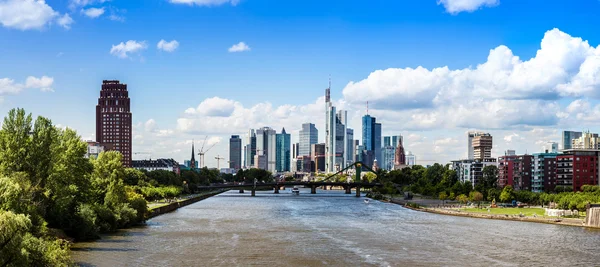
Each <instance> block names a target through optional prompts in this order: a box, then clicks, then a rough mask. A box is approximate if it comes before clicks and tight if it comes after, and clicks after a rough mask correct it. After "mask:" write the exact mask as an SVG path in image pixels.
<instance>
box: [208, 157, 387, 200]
mask: <svg viewBox="0 0 600 267" xmlns="http://www.w3.org/2000/svg"><path fill="white" fill-rule="evenodd" d="M350 168H355V169H356V175H355V177H354V181H353V182H349V183H344V182H335V181H330V180H331V178H333V177H336V176H337V175H338V174H341V173H343V172H344V171H346V170H348V169H350ZM362 168H365V169H367V170H368V171H371V172H373V173H375V175H377V173H376V172H374V171H373V170H372V169H371V168H370V167H368V166H367V165H364V164H363V163H362V162H355V163H354V164H352V165H350V166H348V167H346V168H344V169H342V170H340V171H338V172H336V173H334V174H332V175H330V176H328V177H327V178H325V179H323V180H320V181H290V182H273V183H258V181H257V180H256V179H254V183H252V184H249V183H244V184H221V185H211V186H198V187H197V190H198V191H203V190H212V189H227V188H230V189H240V193H243V192H244V189H251V190H252V196H255V195H256V188H257V187H267V188H273V190H274V193H275V194H279V190H280V189H281V188H282V187H283V188H285V187H287V186H304V187H309V188H310V193H311V194H316V193H317V188H318V187H321V186H322V187H324V188H327V186H329V187H334V186H336V187H342V188H344V190H345V191H346V194H351V193H352V188H356V196H357V197H360V189H361V188H373V187H382V186H383V185H382V184H381V183H378V182H363V181H362V179H361V171H362ZM377 178H378V177H377ZM377 178H376V180H375V181H377V180H378V179H377Z"/></svg>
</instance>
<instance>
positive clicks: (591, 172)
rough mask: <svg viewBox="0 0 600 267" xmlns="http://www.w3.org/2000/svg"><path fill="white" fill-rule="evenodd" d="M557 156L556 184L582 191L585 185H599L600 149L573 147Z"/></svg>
mask: <svg viewBox="0 0 600 267" xmlns="http://www.w3.org/2000/svg"><path fill="white" fill-rule="evenodd" d="M564 153H565V154H562V155H559V156H557V157H556V186H563V187H572V188H573V191H581V186H583V185H598V153H599V151H598V150H591V149H590V150H587V149H582V150H576V149H571V150H567V151H565V152H564Z"/></svg>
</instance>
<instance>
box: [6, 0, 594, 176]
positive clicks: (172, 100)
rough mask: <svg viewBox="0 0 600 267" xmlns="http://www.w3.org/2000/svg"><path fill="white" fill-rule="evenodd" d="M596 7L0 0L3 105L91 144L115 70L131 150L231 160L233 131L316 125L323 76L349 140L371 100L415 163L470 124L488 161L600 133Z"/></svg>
mask: <svg viewBox="0 0 600 267" xmlns="http://www.w3.org/2000/svg"><path fill="white" fill-rule="evenodd" d="M575 3H576V4H575ZM599 11H600V1H597V0H578V1H576V2H573V1H558V0H556V1H538V0H443V1H436V0H418V1H416V0H413V1H404V0H397V1H392V0H388V1H383V0H372V1H341V0H332V1H316V0H306V1H293V0H290V1H274V0H271V1H264V0H239V1H227V0H144V1H142V0H128V1H125V0H112V1H106V0H104V1H103V0H48V1H45V2H44V1H40V0H0V26H1V27H0V40H1V42H0V97H1V99H2V102H1V103H0V112H2V113H3V114H6V112H7V111H8V110H9V109H11V108H14V107H23V108H25V109H26V110H27V111H30V112H32V113H34V114H35V115H44V116H47V117H50V118H51V119H52V120H53V121H54V123H56V124H60V125H61V126H68V127H71V128H74V129H76V130H77V131H78V132H79V133H80V134H81V135H82V137H83V138H85V139H94V136H93V133H94V132H95V129H94V127H95V123H94V118H95V114H94V113H95V107H94V106H95V104H96V101H97V97H98V95H99V93H98V92H99V89H100V84H101V81H102V80H103V79H119V80H121V81H122V82H124V83H127V84H128V85H129V91H130V96H131V98H132V111H133V118H134V124H135V127H134V128H135V130H134V135H135V139H134V146H133V150H134V152H147V151H151V152H152V157H154V158H156V157H173V158H175V159H176V160H178V161H183V160H184V159H188V158H189V154H190V149H189V146H190V143H191V140H192V139H196V140H198V139H203V137H204V136H205V135H209V136H210V137H211V138H210V140H211V142H216V141H218V140H221V142H220V143H219V144H217V145H216V146H215V148H214V149H213V151H212V152H213V153H214V156H216V154H220V155H221V156H223V155H225V156H226V155H227V153H228V152H227V151H228V150H227V146H228V136H229V135H231V134H244V133H245V132H246V131H247V129H248V128H249V127H252V128H258V127H261V126H271V127H273V128H275V129H277V130H278V131H279V130H281V128H282V127H286V130H288V132H290V131H291V132H292V134H293V135H294V134H296V133H297V130H298V129H299V128H300V126H301V123H302V122H307V121H310V122H313V123H315V124H316V125H317V128H318V129H322V128H323V125H324V103H323V99H322V95H323V93H324V89H325V87H327V80H328V77H329V75H331V77H332V83H333V86H332V98H333V99H334V101H335V102H336V104H337V105H338V107H340V108H344V109H347V110H348V111H349V115H350V118H351V122H350V123H349V124H350V127H353V128H354V129H355V133H356V137H358V138H360V134H359V132H360V116H362V115H364V113H365V109H366V101H369V102H370V113H371V114H372V115H374V116H376V117H377V118H378V120H381V121H382V122H383V131H384V134H386V135H392V134H402V135H404V136H405V140H406V141H405V143H406V145H407V148H408V150H410V151H412V152H413V153H414V154H416V155H417V157H418V159H419V158H420V159H423V160H436V161H439V162H446V161H448V160H451V159H457V158H461V157H463V156H465V155H466V147H465V146H466V138H465V132H466V131H468V130H483V131H489V132H490V133H492V134H493V135H494V138H495V139H494V144H495V148H494V151H493V154H495V155H499V154H502V153H503V151H504V150H505V149H516V150H517V152H518V153H525V152H529V153H532V152H537V151H539V150H540V147H541V146H542V145H543V143H544V142H547V141H556V142H558V141H559V140H560V138H559V136H560V130H563V129H575V130H583V129H590V130H592V131H599V130H600V129H598V127H597V126H596V125H597V124H598V121H599V120H600V119H598V118H600V117H598V116H597V115H600V107H599V106H597V105H598V97H600V94H599V93H598V89H599V86H600V78H595V77H596V74H600V60H597V58H598V57H599V56H600V50H597V49H596V47H597V46H598V44H599V43H600V33H598V31H597V30H595V27H594V24H593V22H594V21H599V19H600V12H599ZM578 38H580V39H578ZM161 40H164V41H165V42H164V43H166V44H167V45H166V46H163V48H164V49H159V48H158V47H157V45H158V43H159V41H161ZM128 41H129V43H128ZM172 41H176V44H177V45H175V42H172ZM240 42H243V43H244V44H245V45H241V47H247V48H248V49H247V50H245V51H238V52H230V51H228V50H229V49H230V48H231V47H232V46H234V45H239V44H240ZM586 42H587V44H586ZM542 43H543V44H544V45H542ZM127 44H129V45H127ZM586 45H587V46H586ZM111 50H112V53H111ZM242 50H243V49H242ZM538 50H539V51H541V52H538ZM515 57H518V59H517V58H515ZM419 66H422V68H418V67H419ZM444 67H447V68H444ZM44 76H45V78H43V77H44ZM321 135H322V134H321ZM292 139H297V136H293V137H292ZM323 140H324V138H323V137H322V136H321V141H323ZM207 158H208V157H207ZM421 163H422V164H429V163H430V162H425V161H423V162H421ZM207 164H208V165H209V166H216V162H215V161H214V160H208V159H207Z"/></svg>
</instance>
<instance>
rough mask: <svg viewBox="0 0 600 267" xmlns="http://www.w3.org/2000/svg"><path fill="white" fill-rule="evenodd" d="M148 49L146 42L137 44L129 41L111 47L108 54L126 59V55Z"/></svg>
mask: <svg viewBox="0 0 600 267" xmlns="http://www.w3.org/2000/svg"><path fill="white" fill-rule="evenodd" d="M146 48H148V45H146V41H142V42H138V41H135V40H129V41H127V42H125V43H124V42H121V43H120V44H118V45H113V46H112V48H111V49H110V54H112V55H114V56H117V57H119V58H128V57H129V55H128V54H134V53H139V52H140V51H142V50H145V49H146Z"/></svg>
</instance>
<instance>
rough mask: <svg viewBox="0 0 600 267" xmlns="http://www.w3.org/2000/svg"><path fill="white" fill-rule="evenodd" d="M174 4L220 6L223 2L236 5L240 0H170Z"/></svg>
mask: <svg viewBox="0 0 600 267" xmlns="http://www.w3.org/2000/svg"><path fill="white" fill-rule="evenodd" d="M169 2H171V3H173V4H187V5H197V6H220V5H223V4H231V5H232V6H236V5H237V4H239V3H240V0H169Z"/></svg>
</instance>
